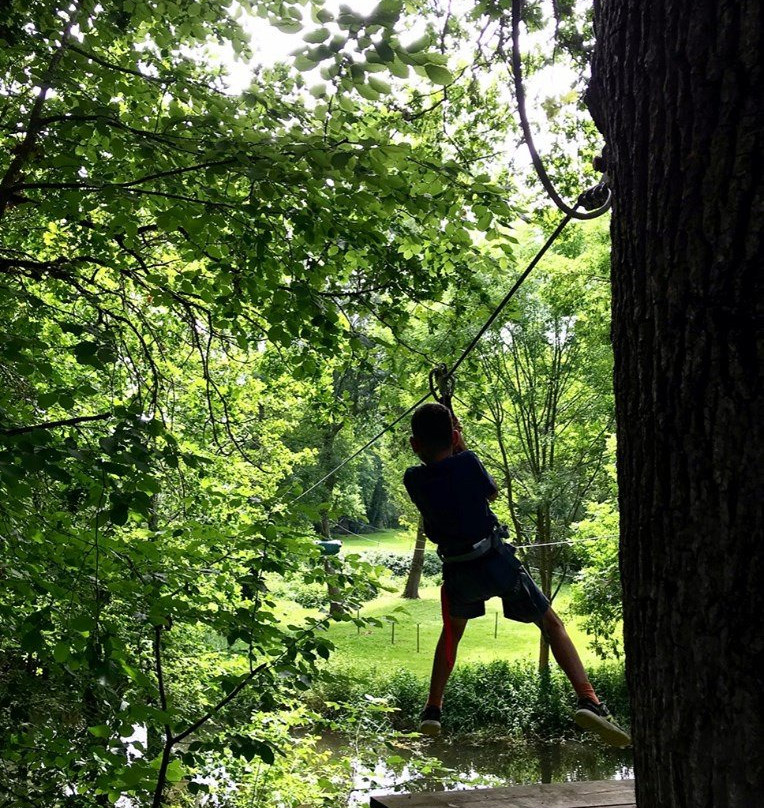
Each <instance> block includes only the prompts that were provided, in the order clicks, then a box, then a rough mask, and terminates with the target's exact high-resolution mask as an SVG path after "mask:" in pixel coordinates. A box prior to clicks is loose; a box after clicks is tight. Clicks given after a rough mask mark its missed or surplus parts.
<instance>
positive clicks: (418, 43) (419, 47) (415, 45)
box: [404, 34, 432, 53]
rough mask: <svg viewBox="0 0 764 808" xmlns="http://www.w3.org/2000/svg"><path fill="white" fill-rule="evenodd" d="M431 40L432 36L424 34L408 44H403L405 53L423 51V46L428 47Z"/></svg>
mask: <svg viewBox="0 0 764 808" xmlns="http://www.w3.org/2000/svg"><path fill="white" fill-rule="evenodd" d="M431 42H432V38H431V37H430V35H429V34H425V35H424V36H423V37H420V38H419V39H416V40H414V42H412V43H411V44H410V45H405V46H404V47H405V49H406V52H407V53H419V51H423V50H424V49H425V48H429V47H430V43H431Z"/></svg>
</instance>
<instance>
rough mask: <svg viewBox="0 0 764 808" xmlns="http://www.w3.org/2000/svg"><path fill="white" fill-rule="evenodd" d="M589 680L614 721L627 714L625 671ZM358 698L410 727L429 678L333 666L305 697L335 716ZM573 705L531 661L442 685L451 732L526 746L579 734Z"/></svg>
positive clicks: (610, 669)
mask: <svg viewBox="0 0 764 808" xmlns="http://www.w3.org/2000/svg"><path fill="white" fill-rule="evenodd" d="M590 678H591V681H592V684H593V685H594V687H595V689H596V690H597V691H598V692H600V693H602V694H603V695H604V697H605V698H606V700H607V703H608V706H609V707H610V709H611V711H612V712H613V713H614V714H615V715H616V716H618V717H619V719H623V718H624V717H625V716H628V696H627V693H626V682H625V676H624V671H623V667H622V666H621V665H617V664H612V663H609V664H602V665H599V666H595V667H593V668H592V669H591V671H590ZM363 693H371V694H374V695H384V696H388V697H389V698H390V699H391V703H392V704H393V705H394V706H395V707H396V708H397V712H395V713H393V714H391V719H392V721H393V723H394V724H395V726H397V727H400V728H401V729H412V728H415V727H416V724H417V721H418V717H419V713H420V712H421V710H422V705H423V704H424V703H425V700H426V696H427V680H426V679H425V678H422V677H418V676H416V675H414V674H412V673H411V672H410V671H407V670H405V669H398V670H395V671H392V672H390V671H386V672H382V673H379V672H378V673H376V674H375V675H373V676H366V677H364V676H363V675H361V674H359V673H358V671H357V670H353V671H352V672H351V671H343V670H341V669H340V670H338V669H336V668H334V667H333V668H332V669H331V674H330V675H328V676H322V677H320V678H319V679H318V680H317V681H316V683H315V685H314V687H313V689H312V690H311V692H310V693H309V694H308V699H309V702H310V703H311V704H312V705H313V707H314V709H316V710H323V709H324V708H323V707H322V705H324V704H326V705H330V707H329V708H328V709H329V711H330V714H331V715H336V716H338V715H341V714H342V706H341V705H342V701H343V698H354V697H357V696H358V695H360V694H363ZM574 706H575V697H574V694H573V693H572V691H571V689H570V684H569V683H568V681H567V679H566V678H565V676H564V675H563V674H562V672H561V671H556V672H554V673H550V674H543V675H542V674H539V672H538V669H537V668H536V666H534V665H532V664H530V663H509V662H505V661H496V662H491V663H488V664H470V665H464V666H462V665H459V666H457V668H456V669H455V670H454V673H453V674H452V676H451V679H450V680H449V683H448V690H447V692H446V708H445V710H444V713H443V726H444V729H445V730H446V731H448V732H450V733H469V732H476V731H482V730H489V731H493V732H495V733H501V734H503V735H506V736H513V737H515V738H517V739H520V738H522V739H525V740H532V739H551V738H570V737H576V736H577V734H578V730H577V729H576V727H575V725H574V724H573V722H572V710H573V707H574Z"/></svg>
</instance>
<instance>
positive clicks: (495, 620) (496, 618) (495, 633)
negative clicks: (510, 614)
mask: <svg viewBox="0 0 764 808" xmlns="http://www.w3.org/2000/svg"><path fill="white" fill-rule="evenodd" d="M498 636H499V613H498V612H494V613H493V638H494V640H495V639H496V638H497V637H498Z"/></svg>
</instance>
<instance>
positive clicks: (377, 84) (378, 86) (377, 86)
mask: <svg viewBox="0 0 764 808" xmlns="http://www.w3.org/2000/svg"><path fill="white" fill-rule="evenodd" d="M369 86H370V87H371V88H372V89H373V90H376V91H377V92H378V93H382V94H383V95H387V93H389V92H391V90H392V88H391V87H390V85H389V84H388V83H387V82H386V81H382V79H378V78H377V77H376V76H369Z"/></svg>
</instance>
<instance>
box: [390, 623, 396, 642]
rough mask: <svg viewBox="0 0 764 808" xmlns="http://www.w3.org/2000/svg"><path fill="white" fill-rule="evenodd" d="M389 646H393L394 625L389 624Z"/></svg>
mask: <svg viewBox="0 0 764 808" xmlns="http://www.w3.org/2000/svg"><path fill="white" fill-rule="evenodd" d="M390 645H395V623H390Z"/></svg>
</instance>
